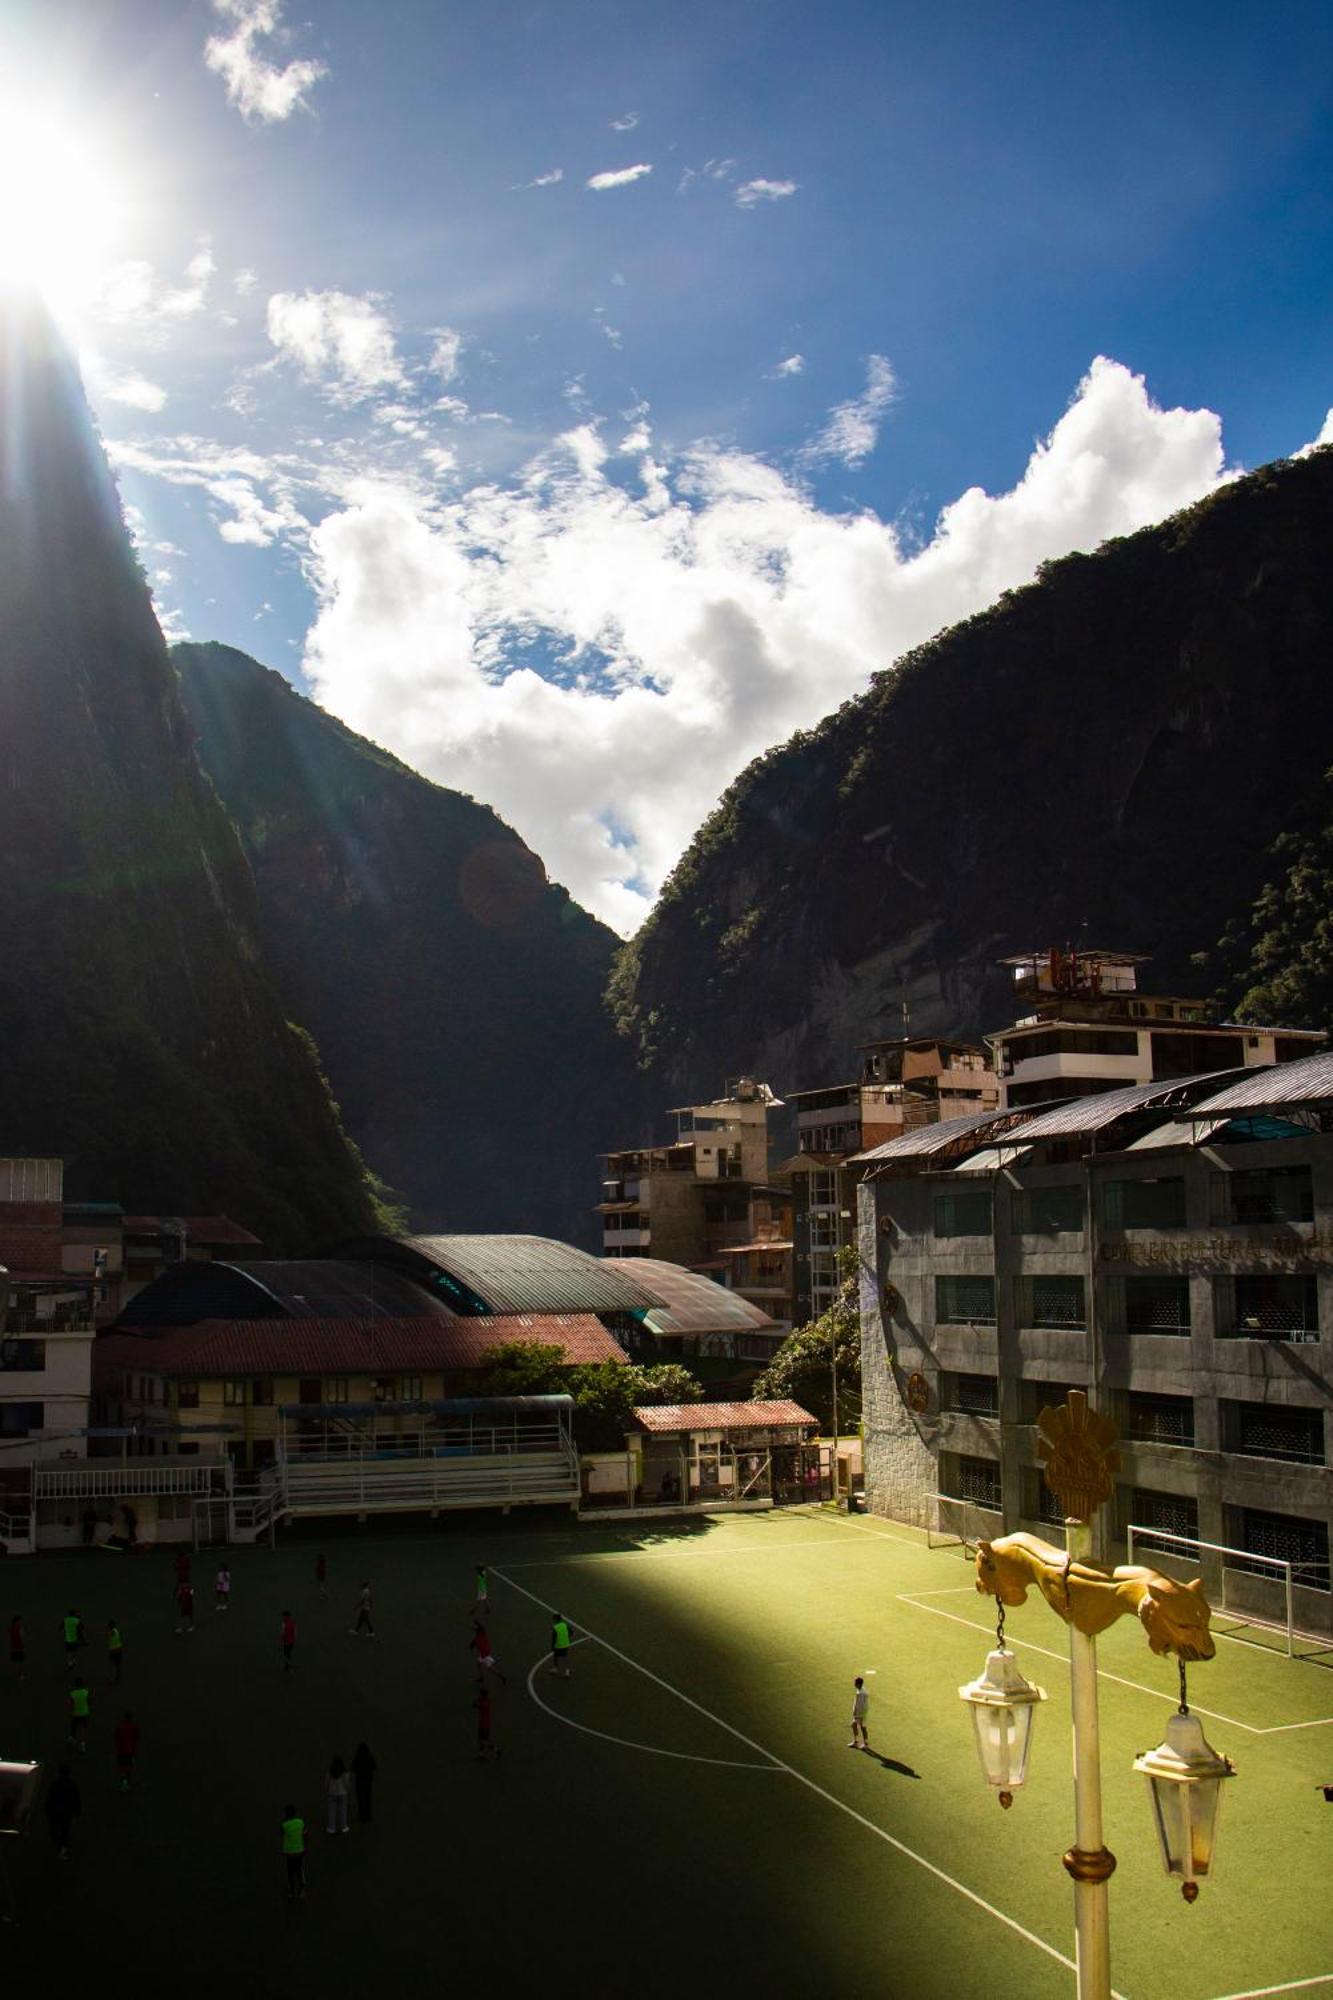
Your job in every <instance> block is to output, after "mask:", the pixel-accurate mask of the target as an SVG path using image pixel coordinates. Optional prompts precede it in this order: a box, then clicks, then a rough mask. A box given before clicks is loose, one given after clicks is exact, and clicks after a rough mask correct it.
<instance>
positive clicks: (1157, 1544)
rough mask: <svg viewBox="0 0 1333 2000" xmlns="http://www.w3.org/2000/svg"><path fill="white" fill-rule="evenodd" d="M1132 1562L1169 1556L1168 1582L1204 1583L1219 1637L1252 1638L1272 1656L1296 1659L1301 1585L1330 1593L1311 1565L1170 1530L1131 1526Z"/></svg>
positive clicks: (1128, 1537)
mask: <svg viewBox="0 0 1333 2000" xmlns="http://www.w3.org/2000/svg"><path fill="white" fill-rule="evenodd" d="M1125 1539H1126V1543H1127V1546H1128V1555H1129V1560H1130V1562H1139V1561H1142V1560H1143V1559H1144V1558H1145V1557H1147V1556H1152V1557H1154V1558H1157V1557H1160V1556H1165V1557H1166V1558H1167V1561H1166V1563H1165V1564H1163V1563H1161V1562H1158V1561H1156V1560H1155V1561H1154V1563H1153V1567H1154V1568H1157V1569H1165V1571H1166V1574H1167V1575H1169V1576H1174V1575H1177V1574H1178V1575H1179V1580H1180V1581H1181V1582H1183V1583H1191V1582H1192V1581H1193V1580H1194V1578H1195V1577H1196V1576H1201V1577H1202V1578H1203V1584H1204V1589H1205V1590H1206V1591H1207V1593H1208V1601H1209V1603H1210V1604H1211V1605H1212V1608H1213V1618H1214V1621H1222V1622H1221V1623H1220V1624H1215V1629H1217V1631H1218V1634H1219V1636H1220V1637H1222V1638H1227V1639H1243V1638H1246V1637H1248V1638H1250V1639H1251V1642H1252V1643H1254V1644H1261V1645H1264V1646H1266V1647H1267V1648H1268V1649H1269V1650H1272V1649H1274V1648H1275V1647H1276V1649H1278V1650H1281V1651H1285V1653H1286V1655H1287V1658H1288V1659H1294V1658H1295V1657H1296V1642H1297V1640H1298V1638H1299V1637H1300V1636H1301V1635H1300V1634H1299V1633H1298V1632H1297V1629H1296V1604H1295V1593H1296V1590H1297V1589H1298V1588H1299V1587H1300V1585H1302V1584H1307V1585H1310V1584H1313V1585H1316V1586H1318V1587H1323V1588H1327V1584H1326V1581H1325V1574H1326V1573H1320V1566H1319V1565H1318V1564H1316V1563H1311V1562H1292V1561H1288V1560H1287V1559H1286V1558H1285V1557H1282V1556H1264V1555H1256V1554H1255V1552H1254V1551H1253V1550H1252V1549H1233V1548H1230V1547H1228V1545H1227V1544H1226V1543H1225V1542H1206V1541H1203V1540H1202V1539H1201V1538H1200V1537H1199V1536H1198V1535H1179V1534H1175V1533H1172V1532H1169V1531H1168V1530H1167V1529H1165V1528H1151V1527H1147V1526H1145V1525H1144V1524H1142V1523H1140V1522H1134V1521H1131V1522H1130V1524H1129V1526H1128V1528H1127V1529H1126V1530H1125Z"/></svg>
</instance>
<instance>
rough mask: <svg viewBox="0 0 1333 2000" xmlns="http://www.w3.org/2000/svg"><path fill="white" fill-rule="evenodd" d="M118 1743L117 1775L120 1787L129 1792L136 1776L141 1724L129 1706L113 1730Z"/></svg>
mask: <svg viewBox="0 0 1333 2000" xmlns="http://www.w3.org/2000/svg"><path fill="white" fill-rule="evenodd" d="M112 1733H113V1735H114V1738H115V1744H116V1775H117V1777H118V1778H119V1779H120V1789H121V1791H122V1792H127V1791H128V1790H129V1788H130V1783H131V1780H132V1779H133V1777H134V1760H135V1758H136V1757H137V1756H138V1754H139V1736H140V1730H139V1725H138V1723H137V1722H136V1721H135V1719H134V1716H133V1714H132V1713H131V1712H130V1710H129V1709H128V1708H127V1709H126V1711H125V1713H124V1715H122V1716H121V1718H120V1721H119V1722H118V1723H117V1724H116V1727H115V1729H114V1731H113V1732H112Z"/></svg>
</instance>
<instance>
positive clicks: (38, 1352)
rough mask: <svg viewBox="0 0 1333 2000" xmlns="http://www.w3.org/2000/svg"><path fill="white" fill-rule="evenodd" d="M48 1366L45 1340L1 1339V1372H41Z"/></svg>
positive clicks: (7, 1373) (8, 1373)
mask: <svg viewBox="0 0 1333 2000" xmlns="http://www.w3.org/2000/svg"><path fill="white" fill-rule="evenodd" d="M45 1367H46V1342H45V1341H44V1340H0V1372H2V1373H4V1374H6V1375H10V1374H14V1375H18V1374H40V1373H41V1371H42V1370H43V1369H44V1368H45Z"/></svg>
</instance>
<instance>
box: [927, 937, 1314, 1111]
mask: <svg viewBox="0 0 1333 2000" xmlns="http://www.w3.org/2000/svg"><path fill="white" fill-rule="evenodd" d="M1146 962H1147V961H1146V960H1145V959H1144V958H1143V957H1141V956H1136V955H1135V954H1134V953H1132V952H1123V951H1037V952H1022V953H1020V954H1019V955H1018V956H1017V957H1015V958H1007V959H1003V960H1002V961H1001V963H1002V964H1004V965H1007V966H1009V967H1011V968H1012V971H1013V976H1014V1000H1015V1003H1016V1005H1017V1006H1018V1007H1019V1008H1020V1009H1021V1010H1022V1011H1021V1012H1020V1014H1019V1017H1018V1018H1017V1019H1016V1020H1015V1021H1014V1022H1012V1024H1011V1025H1010V1026H1009V1027H1007V1028H1002V1029H1000V1030H999V1031H998V1032H997V1033H995V1034H991V1035H987V1037H986V1040H987V1041H988V1042H989V1043H990V1045H991V1048H992V1050H993V1051H994V1058H995V1071H996V1075H997V1077H998V1079H999V1086H1000V1104H1001V1106H1002V1107H1004V1108H1005V1109H1008V1108H1009V1107H1010V1106H1011V1105H1017V1104H1049V1103H1052V1102H1054V1101H1055V1100H1056V1099H1060V1098H1066V1097H1086V1096H1089V1095H1091V1093H1093V1092H1094V1091H1100V1090H1121V1089H1123V1088H1124V1087H1125V1086H1126V1085H1128V1084H1133V1083H1156V1082H1165V1081H1166V1080H1167V1079H1168V1078H1170V1077H1178V1076H1180V1077H1183V1076H1198V1075H1202V1074H1204V1073H1205V1072H1206V1071H1209V1070H1223V1069H1239V1068H1242V1067H1246V1066H1253V1065H1260V1064H1268V1063H1279V1062H1289V1061H1291V1060H1293V1059H1294V1058H1296V1057H1298V1056H1306V1055H1310V1054H1312V1053H1313V1052H1314V1051H1315V1050H1316V1049H1320V1048H1322V1047H1323V1046H1324V1043H1325V1042H1326V1040H1327V1036H1325V1035H1324V1034H1322V1033H1320V1032H1318V1031H1316V1030H1313V1029H1305V1028H1256V1027H1248V1026H1242V1025H1239V1024H1237V1023H1236V1022H1221V1021H1218V1020H1217V1018H1216V1013H1215V1009H1214V1008H1213V1007H1212V1006H1211V1005H1210V1003H1209V1002H1208V1001H1206V1000H1199V999H1185V998H1180V997H1178V996H1173V995H1170V994H1148V993H1140V992H1139V991H1138V968H1139V966H1141V965H1143V964H1146ZM941 1115H944V1114H941Z"/></svg>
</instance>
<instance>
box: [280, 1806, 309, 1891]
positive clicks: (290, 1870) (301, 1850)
mask: <svg viewBox="0 0 1333 2000" xmlns="http://www.w3.org/2000/svg"><path fill="white" fill-rule="evenodd" d="M282 1853H283V1859H284V1860H285V1861H286V1863H287V1895H288V1898H289V1899H294V1898H295V1897H297V1896H304V1894H305V1821H304V1820H303V1819H302V1818H301V1815H300V1814H299V1813H298V1812H297V1810H296V1807H295V1806H284V1807H283V1812H282Z"/></svg>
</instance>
